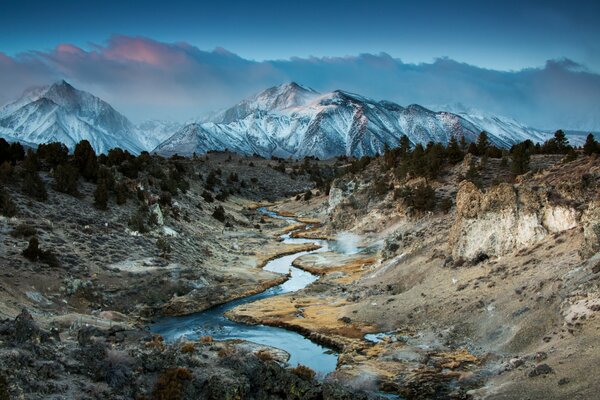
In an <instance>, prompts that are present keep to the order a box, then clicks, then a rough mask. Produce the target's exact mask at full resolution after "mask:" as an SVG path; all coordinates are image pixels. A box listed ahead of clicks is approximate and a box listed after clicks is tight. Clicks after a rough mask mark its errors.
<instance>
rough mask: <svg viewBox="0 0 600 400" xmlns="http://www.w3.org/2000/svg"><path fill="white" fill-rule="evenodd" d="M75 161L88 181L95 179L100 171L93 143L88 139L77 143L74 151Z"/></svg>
mask: <svg viewBox="0 0 600 400" xmlns="http://www.w3.org/2000/svg"><path fill="white" fill-rule="evenodd" d="M73 163H74V164H75V166H76V167H77V169H78V170H79V173H81V176H83V177H84V178H85V179H87V180H88V181H95V180H96V175H97V173H98V158H97V157H96V152H95V151H94V149H93V148H92V145H91V144H90V142H88V141H87V140H82V141H81V142H79V143H77V145H76V146H75V150H74V151H73Z"/></svg>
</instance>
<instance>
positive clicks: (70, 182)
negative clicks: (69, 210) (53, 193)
mask: <svg viewBox="0 0 600 400" xmlns="http://www.w3.org/2000/svg"><path fill="white" fill-rule="evenodd" d="M78 180H79V171H77V168H75V167H73V166H72V165H70V164H63V165H59V166H58V167H56V169H55V170H54V189H55V190H57V191H59V192H63V193H67V194H70V195H71V196H78V195H79V190H78V189H77V182H78Z"/></svg>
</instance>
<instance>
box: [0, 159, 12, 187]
mask: <svg viewBox="0 0 600 400" xmlns="http://www.w3.org/2000/svg"><path fill="white" fill-rule="evenodd" d="M14 172H15V168H14V167H13V165H12V164H11V163H10V162H8V161H4V162H3V163H2V164H0V182H3V183H8V182H10V181H11V179H12V177H13V174H14Z"/></svg>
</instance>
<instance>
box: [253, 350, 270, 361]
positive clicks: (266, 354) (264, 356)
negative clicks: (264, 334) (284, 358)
mask: <svg viewBox="0 0 600 400" xmlns="http://www.w3.org/2000/svg"><path fill="white" fill-rule="evenodd" d="M256 357H258V359H259V360H262V361H273V354H271V352H270V351H268V350H259V351H257V352H256Z"/></svg>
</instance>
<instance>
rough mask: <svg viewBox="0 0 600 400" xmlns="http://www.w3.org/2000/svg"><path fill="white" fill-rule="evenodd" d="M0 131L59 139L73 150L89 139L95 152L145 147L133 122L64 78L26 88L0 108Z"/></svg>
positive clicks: (40, 139) (29, 137)
mask: <svg viewBox="0 0 600 400" xmlns="http://www.w3.org/2000/svg"><path fill="white" fill-rule="evenodd" d="M0 132H2V133H3V135H5V136H7V137H10V138H13V139H14V140H18V141H22V142H29V143H36V144H39V143H49V142H55V141H59V142H62V143H64V144H65V145H66V146H67V147H69V148H70V149H73V148H74V147H75V145H76V144H77V142H79V141H80V140H83V139H85V140H88V141H89V142H90V144H91V145H92V146H93V147H94V149H95V150H96V151H97V152H101V153H104V152H107V151H108V150H109V149H111V148H113V147H121V148H123V149H126V150H129V151H130V152H132V153H139V152H140V151H141V150H143V149H144V146H143V144H142V143H141V142H140V140H139V138H138V137H137V134H138V133H137V131H136V129H135V127H134V126H133V124H132V123H131V122H130V121H129V120H128V119H127V118H126V117H124V116H123V115H121V114H119V113H118V112H117V111H116V110H115V109H114V108H112V107H111V106H110V104H108V103H106V102H104V101H102V100H101V99H99V98H98V97H95V96H93V95H92V94H90V93H87V92H84V91H81V90H77V89H75V88H74V87H73V86H71V85H70V84H68V83H67V82H65V81H60V82H57V83H55V84H53V85H51V86H47V87H41V88H35V89H31V90H28V91H26V92H25V93H24V94H23V96H22V97H21V98H20V99H19V100H17V101H15V102H13V103H11V104H8V105H6V106H4V107H2V108H1V109H0Z"/></svg>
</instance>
